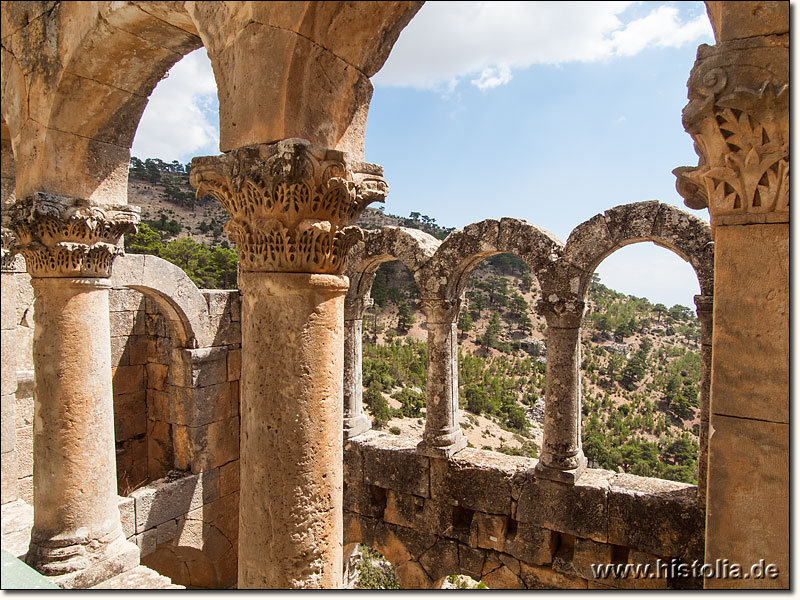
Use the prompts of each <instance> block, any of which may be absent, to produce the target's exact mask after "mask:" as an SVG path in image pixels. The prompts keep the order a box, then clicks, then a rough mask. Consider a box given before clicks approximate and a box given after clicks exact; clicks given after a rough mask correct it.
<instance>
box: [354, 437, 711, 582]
mask: <svg viewBox="0 0 800 600" xmlns="http://www.w3.org/2000/svg"><path fill="white" fill-rule="evenodd" d="M418 442H419V440H418V439H415V438H411V437H405V436H394V435H390V434H379V433H376V432H368V433H365V434H362V435H360V436H357V437H355V438H352V439H350V440H348V441H347V442H346V444H345V451H344V452H345V453H344V457H345V499H344V500H345V539H344V543H345V546H348V545H350V544H353V543H356V542H359V543H363V544H366V545H368V546H371V547H373V548H375V549H376V550H378V551H379V552H381V553H382V554H383V555H384V556H385V557H386V558H387V560H389V561H390V562H391V563H392V564H393V565H394V567H395V569H396V572H397V576H398V579H399V580H400V583H401V585H402V586H403V587H405V588H436V587H440V586H441V584H442V583H443V581H444V578H446V577H447V576H448V575H456V574H464V575H469V576H470V577H473V578H475V579H480V580H482V581H483V582H484V583H485V584H486V585H487V586H488V587H490V588H514V589H525V588H529V589H542V588H569V589H573V588H577V589H583V588H587V587H589V588H594V587H597V588H603V587H611V588H685V587H701V586H702V582H700V581H697V580H691V579H672V578H669V577H659V578H652V579H639V580H637V579H630V578H629V579H619V580H615V579H602V580H595V579H594V577H593V575H592V570H591V565H592V564H598V563H634V564H650V565H652V566H654V565H655V564H656V561H657V560H658V559H661V561H662V563H668V562H669V561H671V560H672V559H674V558H678V559H680V560H681V561H683V562H685V563H689V564H691V562H692V561H693V560H695V559H697V560H701V559H702V556H703V536H704V515H703V511H702V509H701V508H700V507H699V505H698V502H697V488H696V487H695V486H690V485H686V484H682V483H677V482H672V481H665V480H660V479H652V478H644V477H637V476H634V475H625V474H618V473H613V472H611V471H604V470H598V469H587V470H586V471H585V472H584V473H583V474H582V476H581V477H580V478H579V479H578V481H577V482H576V483H575V484H574V485H571V484H563V483H559V482H554V481H549V480H545V479H537V478H536V477H535V475H534V468H535V466H536V463H537V461H536V460H533V459H528V458H522V457H511V456H506V455H503V454H499V453H496V452H488V451H484V450H475V449H471V448H467V449H464V450H462V451H461V452H459V453H457V454H456V455H455V456H453V457H452V458H449V459H444V458H432V457H427V456H422V455H420V454H419V453H418V452H417V449H416V447H417V444H418ZM665 574H666V573H665Z"/></svg>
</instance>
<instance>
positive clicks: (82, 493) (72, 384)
mask: <svg viewBox="0 0 800 600" xmlns="http://www.w3.org/2000/svg"><path fill="white" fill-rule="evenodd" d="M32 283H33V288H34V294H35V305H34V306H35V310H34V340H33V360H34V371H35V375H34V384H35V400H36V403H35V407H34V409H35V414H34V421H33V435H34V440H33V447H34V467H33V498H34V523H33V531H32V533H31V546H30V551H29V553H28V556H27V561H28V563H29V564H31V565H32V566H34V567H35V568H36V569H37V570H39V571H41V572H42V573H44V574H46V575H61V574H64V573H69V572H73V571H77V570H83V569H88V568H89V567H91V566H93V565H94V564H95V563H97V562H98V561H100V562H102V561H103V560H104V557H105V556H110V555H115V554H119V552H120V551H122V552H123V554H126V555H127V556H128V558H130V556H129V554H130V550H131V549H132V550H133V551H134V552H133V553H134V555H135V556H134V557H133V558H134V560H135V561H136V562H138V551H136V548H135V547H132V546H131V545H130V544H128V543H127V542H126V541H125V538H124V536H123V535H122V529H121V525H120V515H119V509H118V508H117V478H116V458H115V444H114V402H113V391H112V384H111V341H110V340H111V335H110V326H109V320H108V309H109V306H108V289H109V284H108V283H107V280H106V279H100V278H87V279H77V278H61V277H58V278H38V277H34V278H33V279H32ZM126 544H127V545H128V546H131V548H129V549H127V550H126V549H125V548H123V546H125V545H126ZM85 583H87V582H86V581H83V582H82V583H81V584H77V585H83V584H85ZM77 585H76V586H77Z"/></svg>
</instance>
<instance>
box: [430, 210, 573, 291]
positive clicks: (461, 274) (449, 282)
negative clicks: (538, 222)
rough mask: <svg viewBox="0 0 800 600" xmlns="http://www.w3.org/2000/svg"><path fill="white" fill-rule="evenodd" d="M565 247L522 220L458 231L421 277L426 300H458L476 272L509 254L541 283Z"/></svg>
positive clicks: (490, 221) (488, 221)
mask: <svg viewBox="0 0 800 600" xmlns="http://www.w3.org/2000/svg"><path fill="white" fill-rule="evenodd" d="M563 246H564V244H563V243H562V242H561V241H560V240H559V239H558V238H556V237H555V236H554V235H553V234H552V233H550V232H548V231H545V230H544V229H541V228H539V227H537V226H535V225H531V224H530V223H528V222H526V221H523V220H522V219H511V218H503V219H501V220H499V221H497V220H495V219H486V220H484V221H479V222H478V223H472V224H470V225H467V226H466V227H464V229H461V230H459V231H454V232H453V233H451V234H450V235H449V236H447V238H446V239H445V240H444V242H442V244H441V246H439V248H438V249H437V250H436V253H435V254H434V256H433V258H432V260H431V261H430V262H429V263H428V264H427V265H426V266H425V268H424V271H425V273H424V275H421V277H420V279H421V285H420V287H421V291H422V292H423V294H424V296H425V297H437V298H447V299H451V300H455V299H457V298H458V297H459V296H460V295H461V294H462V293H463V291H464V287H465V286H466V283H467V280H468V279H469V275H470V273H472V271H473V269H475V267H477V266H478V264H480V263H481V262H482V261H483V260H485V259H486V258H489V257H490V256H493V255H495V254H502V253H504V252H509V253H511V254H514V255H516V256H518V257H519V258H520V259H522V260H523V261H525V263H526V264H527V265H528V266H530V267H531V270H532V271H533V275H534V276H535V277H536V278H537V279H539V280H540V281H541V279H542V277H543V275H544V274H546V273H547V272H548V271H549V270H550V269H551V267H552V265H553V263H554V262H555V261H556V260H557V259H558V257H559V256H560V254H561V251H562V248H563Z"/></svg>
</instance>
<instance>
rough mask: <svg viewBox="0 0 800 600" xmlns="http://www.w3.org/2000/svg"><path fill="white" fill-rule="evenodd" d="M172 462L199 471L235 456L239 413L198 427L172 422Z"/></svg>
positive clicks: (179, 466)
mask: <svg viewBox="0 0 800 600" xmlns="http://www.w3.org/2000/svg"><path fill="white" fill-rule="evenodd" d="M172 431H173V435H174V440H175V465H176V467H177V468H179V469H184V470H191V471H192V472H193V473H200V472H201V471H204V470H207V469H213V468H215V467H219V466H221V465H224V464H226V463H229V462H230V461H232V460H236V459H237V458H239V417H238V416H236V417H231V418H229V419H225V420H223V421H215V422H214V423H209V424H208V425H201V426H200V427H189V426H186V425H175V426H173V430H172Z"/></svg>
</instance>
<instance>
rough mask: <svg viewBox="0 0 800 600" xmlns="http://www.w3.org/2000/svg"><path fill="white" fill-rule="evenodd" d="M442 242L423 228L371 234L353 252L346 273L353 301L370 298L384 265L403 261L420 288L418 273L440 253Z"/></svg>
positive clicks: (380, 230)
mask: <svg viewBox="0 0 800 600" xmlns="http://www.w3.org/2000/svg"><path fill="white" fill-rule="evenodd" d="M440 244H441V242H440V241H439V240H437V239H436V238H435V237H433V236H432V235H430V234H428V233H425V232H424V231H420V230H419V229H409V228H407V227H394V226H391V227H384V228H383V229H379V230H373V231H367V232H365V234H364V239H363V240H362V241H361V242H359V243H358V244H356V246H354V247H353V249H352V250H351V251H350V254H349V256H348V259H347V270H346V271H345V274H346V275H347V276H348V277H349V278H350V290H349V291H348V293H347V295H348V297H349V298H350V299H353V300H355V299H356V298H367V297H368V296H369V293H370V289H371V287H372V282H373V280H374V279H375V272H376V271H377V269H378V267H379V266H380V265H381V263H384V262H388V261H392V260H399V261H400V262H402V263H403V264H404V265H405V266H406V268H407V269H408V270H409V271H411V273H412V275H413V276H414V279H415V281H417V286H419V284H420V283H419V281H418V280H417V273H419V272H420V270H421V269H422V266H423V265H424V264H426V263H427V262H428V261H429V260H430V259H431V257H432V256H433V255H434V253H435V252H436V249H437V248H438V247H439V245H440Z"/></svg>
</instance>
